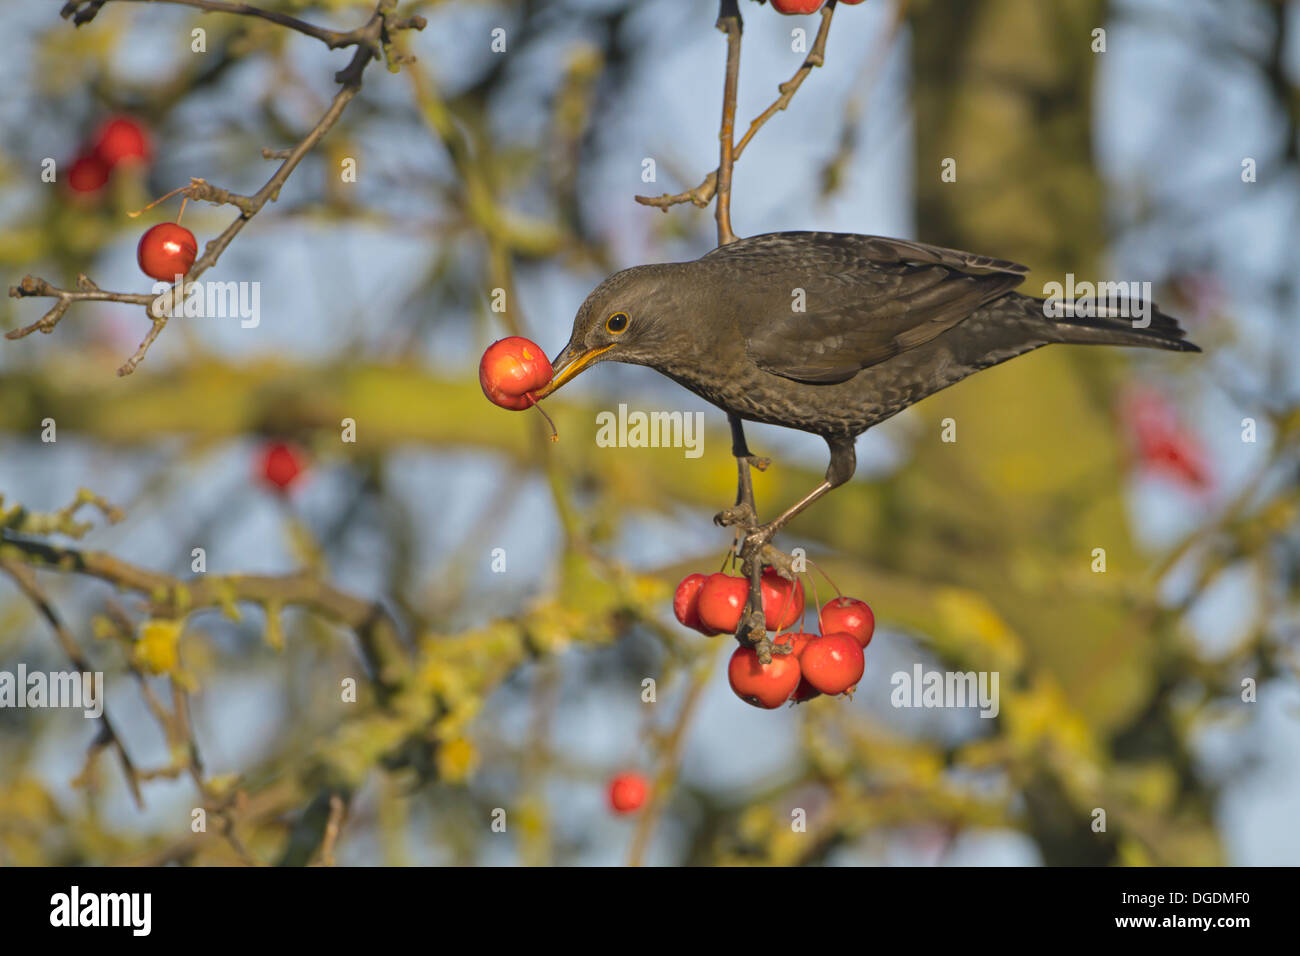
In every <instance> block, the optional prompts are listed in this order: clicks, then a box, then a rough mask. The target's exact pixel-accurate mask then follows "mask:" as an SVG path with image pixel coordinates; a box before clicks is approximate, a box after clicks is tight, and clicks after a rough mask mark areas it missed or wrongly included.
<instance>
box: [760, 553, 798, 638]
mask: <svg viewBox="0 0 1300 956" xmlns="http://www.w3.org/2000/svg"><path fill="white" fill-rule="evenodd" d="M762 592H763V616H764V617H765V618H766V619H767V620H766V623H767V629H768V630H769V631H778V630H780V629H781V628H783V627H789V626H790V625H791V624H793V623H794V622H795V621H797V620H799V618H801V617H803V585H802V584H800V583H799V582H798V581H787V580H786V579H785V578H783V577H781V575H779V574H777V572H776V569H775V568H766V569H765V570H764V571H763V581H762Z"/></svg>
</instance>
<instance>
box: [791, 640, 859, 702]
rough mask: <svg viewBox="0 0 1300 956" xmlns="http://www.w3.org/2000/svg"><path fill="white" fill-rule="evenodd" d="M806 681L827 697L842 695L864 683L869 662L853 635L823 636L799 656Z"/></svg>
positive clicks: (813, 641)
mask: <svg viewBox="0 0 1300 956" xmlns="http://www.w3.org/2000/svg"><path fill="white" fill-rule="evenodd" d="M799 667H800V669H801V670H802V673H803V676H804V679H805V680H807V681H808V683H809V684H811V685H812V686H813V688H814V689H815V690H819V691H821V692H822V693H823V694H842V693H844V691H846V690H848V689H849V688H850V687H853V686H854V685H856V684H857V682H858V681H860V680H861V679H862V671H863V670H864V669H865V668H866V662H865V661H864V660H863V657H862V645H861V644H859V643H858V642H857V639H856V638H854V637H853V635H852V634H834V633H832V634H823V635H822V636H821V637H817V638H813V639H812V640H811V641H809V642H808V645H807V646H806V647H805V648H804V649H803V653H802V654H801V655H799Z"/></svg>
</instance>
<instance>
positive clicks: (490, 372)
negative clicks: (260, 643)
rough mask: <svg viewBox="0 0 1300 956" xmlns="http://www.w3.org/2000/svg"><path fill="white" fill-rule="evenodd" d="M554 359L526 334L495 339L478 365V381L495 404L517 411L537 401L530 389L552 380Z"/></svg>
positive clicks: (537, 387) (533, 389)
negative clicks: (552, 361) (534, 400)
mask: <svg viewBox="0 0 1300 956" xmlns="http://www.w3.org/2000/svg"><path fill="white" fill-rule="evenodd" d="M551 375H552V371H551V361H550V359H548V358H547V357H546V353H545V352H543V351H542V349H541V347H540V346H539V345H537V343H535V342H530V341H529V340H528V339H526V338H523V337H522V336H518V335H512V336H510V337H509V338H505V339H501V340H499V341H496V342H493V343H492V344H491V345H489V346H488V347H487V351H485V352H484V353H483V358H482V360H481V361H480V362H479V364H478V382H479V385H481V386H482V387H483V394H484V395H486V396H487V397H488V400H489V401H490V402H492V403H493V404H494V405H500V406H501V407H502V408H510V409H513V410H515V411H520V410H522V409H525V408H528V407H529V406H530V405H532V404H533V399H532V396H531V395H529V393H530V392H533V391H536V390H537V389H539V388H541V387H542V386H543V385H545V384H546V383H547V382H549V381H550V380H551Z"/></svg>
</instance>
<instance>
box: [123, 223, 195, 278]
mask: <svg viewBox="0 0 1300 956" xmlns="http://www.w3.org/2000/svg"><path fill="white" fill-rule="evenodd" d="M198 254H199V243H198V240H196V239H195V238H194V233H192V232H190V231H189V230H188V229H186V228H185V227H184V226H180V225H177V224H176V223H174V222H160V223H158V225H156V226H154V227H153V228H152V229H150V230H149V231H148V232H146V233H145V234H144V235H143V236H141V237H140V245H138V246H136V250H135V258H136V261H137V262H139V263H140V270H141V271H142V272H143V273H144V274H145V275H147V276H149V277H150V278H153V279H157V280H159V281H160V282H170V281H172V280H173V279H175V278H176V277H177V276H178V275H185V274H186V273H187V272H189V271H190V266H192V265H194V259H195V258H196V257H197V256H198Z"/></svg>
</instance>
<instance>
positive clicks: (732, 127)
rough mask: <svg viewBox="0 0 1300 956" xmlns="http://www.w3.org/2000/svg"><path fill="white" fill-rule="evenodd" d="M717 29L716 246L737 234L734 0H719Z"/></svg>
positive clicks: (738, 30) (738, 29) (737, 25)
mask: <svg viewBox="0 0 1300 956" xmlns="http://www.w3.org/2000/svg"><path fill="white" fill-rule="evenodd" d="M717 26H718V29H719V30H721V31H722V32H724V33H725V34H726V35H727V73H726V80H725V81H724V84H723V89H722V125H721V127H720V128H719V130H718V139H719V141H720V147H719V151H718V152H719V159H718V176H717V184H718V206H717V209H716V210H715V212H716V217H717V220H718V245H720V246H723V245H726V244H727V243H729V242H734V241H735V239H736V234H735V233H734V232H733V231H732V229H731V168H732V166H733V165H734V163H735V148H736V147H735V141H736V91H737V88H738V87H739V86H740V38H741V34H742V33H743V32H744V29H745V26H744V21H743V20H741V18H740V7H739V6H737V2H736V0H720V3H719V5H718V23H717Z"/></svg>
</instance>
